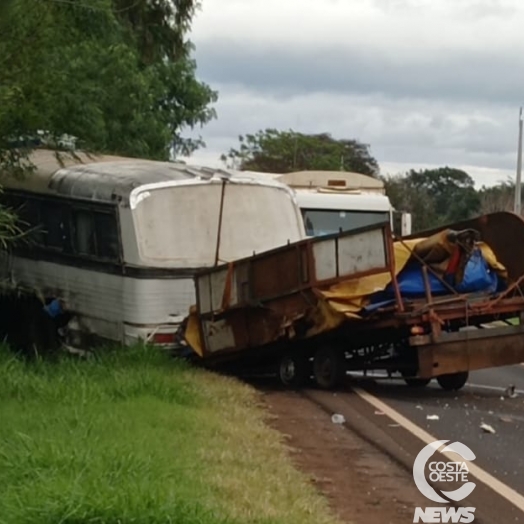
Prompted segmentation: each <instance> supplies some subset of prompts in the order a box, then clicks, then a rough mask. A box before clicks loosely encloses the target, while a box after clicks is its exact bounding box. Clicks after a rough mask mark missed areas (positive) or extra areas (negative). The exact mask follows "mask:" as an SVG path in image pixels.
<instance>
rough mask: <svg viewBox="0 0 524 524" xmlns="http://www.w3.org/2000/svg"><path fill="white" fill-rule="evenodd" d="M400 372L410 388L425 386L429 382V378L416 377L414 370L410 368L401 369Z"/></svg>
mask: <svg viewBox="0 0 524 524" xmlns="http://www.w3.org/2000/svg"><path fill="white" fill-rule="evenodd" d="M400 373H401V374H402V378H403V379H404V382H405V383H406V385H407V386H409V387H410V388H425V387H426V386H427V385H428V384H429V383H430V382H431V379H430V378H419V377H416V376H415V375H416V374H417V373H416V371H413V370H411V369H403V370H402V371H401V372H400Z"/></svg>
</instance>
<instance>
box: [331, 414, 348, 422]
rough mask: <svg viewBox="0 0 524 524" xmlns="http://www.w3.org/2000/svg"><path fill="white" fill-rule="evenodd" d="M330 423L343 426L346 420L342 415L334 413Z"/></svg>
mask: <svg viewBox="0 0 524 524" xmlns="http://www.w3.org/2000/svg"><path fill="white" fill-rule="evenodd" d="M331 422H333V424H344V422H346V419H345V418H344V415H340V414H338V413H335V414H334V415H332V416H331Z"/></svg>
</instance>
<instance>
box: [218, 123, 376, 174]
mask: <svg viewBox="0 0 524 524" xmlns="http://www.w3.org/2000/svg"><path fill="white" fill-rule="evenodd" d="M239 142H240V147H239V148H238V149H234V148H232V149H230V150H229V152H228V153H227V154H224V155H222V156H221V160H222V161H223V162H225V163H226V164H228V165H229V166H231V167H235V168H238V169H242V170H250V171H262V172H273V173H289V172H292V171H302V170H326V171H339V170H344V171H355V172H357V173H362V174H364V175H371V176H377V175H378V170H379V168H378V163H377V161H376V160H375V159H374V158H373V157H372V156H371V155H370V153H369V146H367V145H365V144H362V143H360V142H358V141H357V140H346V139H344V140H337V139H335V138H333V137H332V136H331V135H330V134H328V133H321V134H314V135H306V134H303V133H297V132H295V131H292V130H290V131H277V130H276V129H266V130H264V131H258V132H257V133H255V134H254V135H251V134H248V135H245V136H240V137H239Z"/></svg>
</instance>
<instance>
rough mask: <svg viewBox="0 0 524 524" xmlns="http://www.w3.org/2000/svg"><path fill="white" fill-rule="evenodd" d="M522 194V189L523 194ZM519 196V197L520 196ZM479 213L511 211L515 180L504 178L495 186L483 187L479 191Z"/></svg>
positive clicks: (513, 202)
mask: <svg viewBox="0 0 524 524" xmlns="http://www.w3.org/2000/svg"><path fill="white" fill-rule="evenodd" d="M522 196H524V190H523V195H522ZM522 196H521V198H522ZM479 197H480V209H481V213H482V214H485V213H494V212H496V211H513V209H514V206H515V182H514V181H513V180H505V181H504V182H500V183H499V184H497V185H496V186H492V187H483V188H482V189H481V190H480V191H479Z"/></svg>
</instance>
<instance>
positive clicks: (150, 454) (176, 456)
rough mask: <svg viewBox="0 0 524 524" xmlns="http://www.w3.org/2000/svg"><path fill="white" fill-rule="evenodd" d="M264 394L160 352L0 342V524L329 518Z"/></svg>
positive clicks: (316, 522) (317, 522)
mask: <svg viewBox="0 0 524 524" xmlns="http://www.w3.org/2000/svg"><path fill="white" fill-rule="evenodd" d="M263 416H264V412H263V411H262V409H261V408H260V406H259V405H258V401H257V396H256V393H255V392H254V391H253V390H252V389H251V388H249V387H247V386H245V385H242V384H240V383H238V382H237V381H235V380H233V379H227V378H224V377H219V376H216V375H214V374H212V373H208V372H205V371H202V370H197V369H192V368H190V367H189V366H187V365H186V364H184V363H181V362H176V361H174V360H172V359H169V357H167V356H164V355H162V354H160V353H159V352H158V351H155V350H152V349H147V348H140V347H137V348H133V349H128V350H125V351H122V350H120V351H109V352H107V353H105V354H104V356H103V357H99V358H97V359H91V360H88V361H79V360H77V359H76V358H64V359H62V360H60V361H59V362H54V363H50V362H42V361H40V362H35V363H24V362H21V361H19V360H17V359H15V358H14V357H13V356H12V355H11V354H10V353H8V352H7V351H5V350H0V523H2V524H4V523H6V524H29V523H31V524H33V523H34V524H48V523H49V524H86V523H96V524H130V523H133V524H135V523H136V524H142V523H144V524H145V523H147V524H157V523H162V524H167V523H195V524H196V523H199V524H207V523H238V524H248V523H253V524H254V523H260V524H266V523H267V524H269V523H282V524H284V523H285V524H294V523H297V524H309V523H311V524H323V523H326V524H327V523H329V522H333V520H331V518H330V517H328V511H327V508H326V504H325V501H324V499H322V498H320V497H319V496H318V495H317V494H316V493H315V491H314V490H313V488H312V487H311V486H310V485H309V484H308V483H307V480H306V479H305V478H304V477H303V476H302V475H301V474H300V473H298V472H297V471H296V470H295V469H294V468H293V467H292V466H291V463H290V461H289V459H288V458H287V455H286V453H285V448H284V446H283V445H282V442H281V437H280V436H279V434H278V433H276V432H274V431H273V430H271V429H269V428H268V427H267V426H266V425H265V424H264V422H263Z"/></svg>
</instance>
